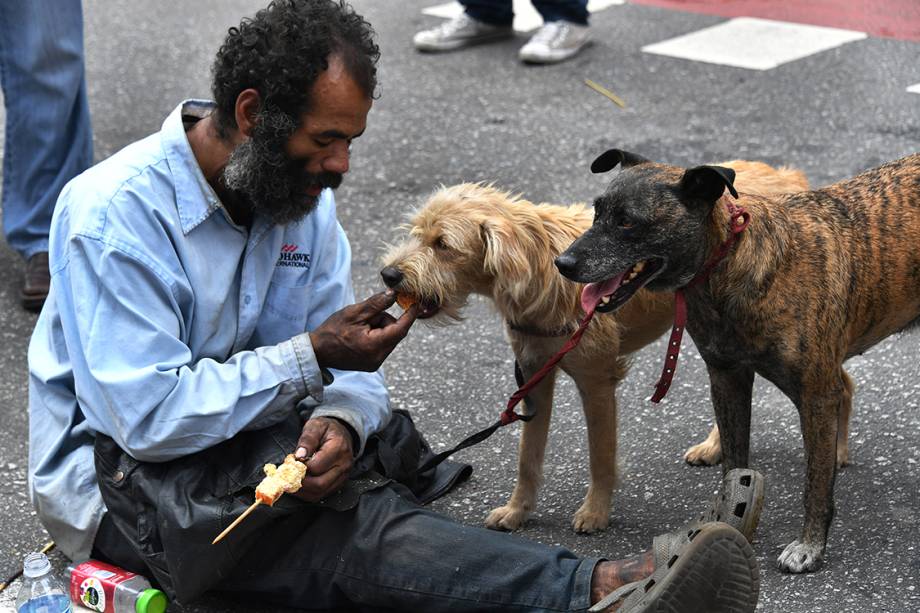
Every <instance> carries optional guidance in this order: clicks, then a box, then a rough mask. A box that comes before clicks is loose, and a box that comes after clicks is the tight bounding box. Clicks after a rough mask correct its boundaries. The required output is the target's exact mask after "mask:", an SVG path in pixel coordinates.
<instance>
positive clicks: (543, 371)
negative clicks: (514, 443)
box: [415, 307, 596, 473]
mask: <svg viewBox="0 0 920 613" xmlns="http://www.w3.org/2000/svg"><path fill="white" fill-rule="evenodd" d="M595 308H596V307H592V309H591V310H590V311H588V312H587V313H586V314H585V318H584V319H582V320H581V323H580V324H578V329H577V330H575V332H574V334H572V336H571V338H569V340H567V341H566V343H565V345H563V346H562V348H561V349H560V350H559V351H557V352H556V354H555V355H554V356H553V357H551V358H550V359H549V361H547V362H546V364H544V365H543V367H542V368H540V370H538V371H537V372H536V373H534V375H533V376H532V377H531V378H530V381H528V382H526V383H523V384H520V382H519V384H520V385H521V387H519V388H518V390H517V391H516V392H514V393H513V394H512V395H511V398H509V399H508V406H507V408H506V409H505V410H504V411H502V413H501V415H500V416H499V419H498V421H496V422H495V423H494V424H492V425H491V426H489V427H487V428H484V429H482V430H480V431H479V432H476V433H474V434H471V435H470V436H468V437H466V438H465V439H463V440H462V441H460V442H459V443H457V444H456V445H455V446H453V447H452V448H450V449H448V450H446V451H442V452H440V453H438V454H436V455H433V456H431V457H430V458H429V459H428V460H427V461H426V462H425V463H424V464H422V465H421V466H420V467H419V468H417V469H416V470H415V472H416V473H423V472H425V471H426V470H428V469H430V468H433V467H435V466H437V465H438V464H440V463H441V462H443V461H444V460H445V459H447V458H448V457H449V456H451V455H453V454H454V453H456V452H458V451H460V450H461V449H466V448H467V447H472V446H473V445H476V444H478V443H481V442H482V441H484V440H486V439H487V438H489V437H490V436H492V434H493V433H494V432H495V431H496V430H498V429H499V428H501V427H502V426H507V425H508V424H510V423H514V422H516V421H518V420H521V421H529V420H530V419H531V417H533V416H532V415H520V414H518V413H515V412H514V407H516V406H517V405H518V403H519V402H521V400H523V399H524V398H526V397H527V394H528V392H530V390H532V389H533V388H534V387H536V385H537V384H538V383H539V382H540V381H542V380H543V378H544V377H545V376H546V375H547V374H548V373H549V371H551V370H552V369H553V368H555V366H556V364H558V363H559V361H560V360H561V359H562V358H563V356H565V354H567V353H568V352H569V351H571V350H572V349H574V348H575V346H576V345H577V344H578V341H580V340H581V336H582V334H584V333H585V329H586V328H587V327H588V324H589V323H591V318H592V317H594V309H595ZM515 366H517V365H515ZM517 375H518V371H517V368H515V376H517Z"/></svg>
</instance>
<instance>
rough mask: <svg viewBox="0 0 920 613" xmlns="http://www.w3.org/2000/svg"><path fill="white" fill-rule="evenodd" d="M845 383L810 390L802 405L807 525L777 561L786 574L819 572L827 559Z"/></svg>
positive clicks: (840, 380)
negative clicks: (825, 554) (839, 420)
mask: <svg viewBox="0 0 920 613" xmlns="http://www.w3.org/2000/svg"><path fill="white" fill-rule="evenodd" d="M841 372H842V370H841ZM843 381H844V380H843V378H842V377H839V376H838V377H836V381H835V383H834V385H833V386H832V387H830V388H828V386H821V387H818V388H817V389H809V390H807V392H806V393H803V394H802V400H801V401H800V403H798V404H799V406H798V409H799V419H800V421H801V423H802V438H803V439H804V442H805V458H806V462H807V465H806V474H805V525H804V527H803V528H802V536H801V537H800V538H799V539H798V540H795V541H792V542H791V543H790V544H789V545H787V546H786V549H785V550H783V553H782V554H780V556H779V559H778V560H777V562H778V563H779V567H780V569H781V570H783V571H786V572H790V573H803V572H811V571H815V570H818V569H819V568H820V567H821V563H822V561H823V558H824V549H825V547H826V545H827V533H828V530H829V529H830V525H831V520H833V518H834V480H835V477H836V474H837V465H836V462H837V429H838V418H839V416H840V415H841V414H842V412H843V408H842V407H841V405H842V404H844V403H848V402H849V398H848V394H849V390H845V389H844V385H845V384H844V383H843ZM847 382H848V383H849V381H847Z"/></svg>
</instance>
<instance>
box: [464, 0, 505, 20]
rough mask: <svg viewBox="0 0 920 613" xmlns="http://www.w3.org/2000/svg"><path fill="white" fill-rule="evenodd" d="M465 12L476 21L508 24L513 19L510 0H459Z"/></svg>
mask: <svg viewBox="0 0 920 613" xmlns="http://www.w3.org/2000/svg"><path fill="white" fill-rule="evenodd" d="M459 1H460V4H462V5H463V8H464V10H465V11H466V14H467V15H469V16H470V17H472V18H473V19H475V20H477V21H482V22H485V23H489V24H492V25H496V26H510V25H511V22H513V21H514V11H513V10H512V9H511V0H459Z"/></svg>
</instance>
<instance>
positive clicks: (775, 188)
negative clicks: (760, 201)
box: [720, 160, 810, 196]
mask: <svg viewBox="0 0 920 613" xmlns="http://www.w3.org/2000/svg"><path fill="white" fill-rule="evenodd" d="M720 166H728V167H729V168H731V169H732V170H734V171H735V189H737V190H738V191H739V192H744V193H746V194H754V195H757V196H778V195H780V194H793V193H795V192H804V191H808V189H810V186H809V185H808V177H806V176H805V173H804V172H802V171H801V170H798V169H797V168H789V167H788V166H781V167H779V168H774V167H773V166H770V165H769V164H764V163H763V162H751V161H748V160H732V161H730V162H724V163H722V164H720Z"/></svg>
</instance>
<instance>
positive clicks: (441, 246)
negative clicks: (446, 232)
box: [434, 236, 449, 251]
mask: <svg viewBox="0 0 920 613" xmlns="http://www.w3.org/2000/svg"><path fill="white" fill-rule="evenodd" d="M434 248H435V249H437V250H438V251H443V250H445V249H448V248H449V247H448V246H447V243H445V242H444V237H443V236H439V237H437V238H436V239H434Z"/></svg>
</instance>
